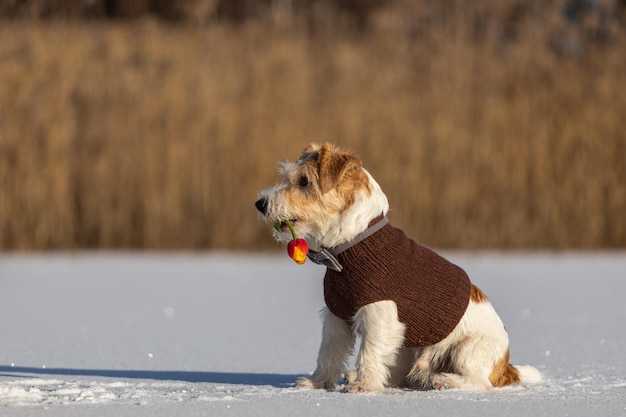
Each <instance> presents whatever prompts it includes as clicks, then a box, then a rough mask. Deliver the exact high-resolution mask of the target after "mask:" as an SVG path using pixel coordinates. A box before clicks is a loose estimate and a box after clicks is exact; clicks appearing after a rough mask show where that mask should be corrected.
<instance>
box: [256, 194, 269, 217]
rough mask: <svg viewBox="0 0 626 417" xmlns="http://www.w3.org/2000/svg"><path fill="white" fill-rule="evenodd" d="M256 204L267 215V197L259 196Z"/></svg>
mask: <svg viewBox="0 0 626 417" xmlns="http://www.w3.org/2000/svg"><path fill="white" fill-rule="evenodd" d="M254 206H255V207H256V209H257V210H259V211H260V212H261V214H263V215H265V214H266V213H267V197H262V198H259V199H258V200H257V201H256V202H255V203H254Z"/></svg>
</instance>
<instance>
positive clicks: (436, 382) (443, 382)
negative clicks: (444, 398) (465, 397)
mask: <svg viewBox="0 0 626 417" xmlns="http://www.w3.org/2000/svg"><path fill="white" fill-rule="evenodd" d="M459 378H460V377H458V376H456V375H452V374H437V375H435V376H433V378H432V380H431V386H432V387H433V388H434V389H436V390H438V391H443V390H447V389H451V388H459V386H460V384H459V381H458V379H459Z"/></svg>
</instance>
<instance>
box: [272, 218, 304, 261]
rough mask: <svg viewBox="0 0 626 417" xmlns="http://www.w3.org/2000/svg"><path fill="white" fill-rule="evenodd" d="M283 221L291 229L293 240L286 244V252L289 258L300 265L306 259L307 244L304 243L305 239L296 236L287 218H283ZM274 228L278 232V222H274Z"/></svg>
mask: <svg viewBox="0 0 626 417" xmlns="http://www.w3.org/2000/svg"><path fill="white" fill-rule="evenodd" d="M284 223H285V224H286V225H287V227H289V231H291V236H292V237H293V240H291V241H290V242H289V243H288V244H287V254H288V255H289V257H290V258H291V259H293V260H294V261H296V263H297V264H300V265H302V264H303V263H304V261H306V255H307V253H309V245H308V244H307V243H306V240H304V239H302V238H299V237H296V231H295V230H294V228H293V225H292V224H291V222H290V221H289V220H285V221H284ZM274 228H275V229H276V230H278V231H279V232H280V230H281V228H280V222H276V223H274Z"/></svg>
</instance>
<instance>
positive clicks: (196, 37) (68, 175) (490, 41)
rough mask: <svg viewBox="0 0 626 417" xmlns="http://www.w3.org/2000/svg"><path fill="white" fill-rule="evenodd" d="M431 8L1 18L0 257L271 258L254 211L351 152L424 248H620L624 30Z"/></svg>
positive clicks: (541, 9) (503, 11) (534, 14)
mask: <svg viewBox="0 0 626 417" xmlns="http://www.w3.org/2000/svg"><path fill="white" fill-rule="evenodd" d="M444 3H445V4H446V5H445V6H441V5H438V6H437V5H433V4H432V3H431V2H426V1H424V2H412V1H408V0H407V1H397V2H396V3H394V4H393V5H392V6H389V7H385V8H381V9H377V10H376V12H375V13H374V14H373V15H372V17H371V20H370V23H369V26H368V28H367V29H365V30H363V29H361V30H355V29H352V28H350V27H349V25H344V24H342V21H341V19H339V20H337V21H335V22H334V23H332V22H331V23H332V24H328V25H326V26H324V27H323V28H322V29H323V30H320V29H316V30H311V29H310V27H307V28H303V27H304V26H305V25H301V24H300V23H301V21H299V20H298V19H297V18H295V17H290V16H288V15H287V16H285V13H282V12H283V11H282V10H281V9H276V8H274V9H272V12H271V13H268V14H267V16H265V17H263V18H258V19H253V20H250V21H248V22H244V23H243V24H239V25H231V24H229V23H224V22H213V23H211V24H202V25H199V24H193V25H192V24H169V23H167V24H165V23H161V22H159V21H155V20H153V19H139V20H134V21H130V22H112V21H101V20H98V21H89V22H85V21H73V22H69V23H67V22H63V21H58V20H57V21H54V20H53V21H45V22H42V21H34V20H28V19H26V20H5V21H0V250H43V249H75V248H150V249H178V248H184V249H189V248H194V249H195V248H197V249H205V248H210V249H257V248H275V247H276V246H275V244H274V243H273V242H272V239H271V237H270V229H271V227H269V226H268V225H265V224H263V223H261V222H260V221H259V220H258V219H257V216H256V213H255V210H254V206H253V202H254V200H255V198H256V194H257V192H258V191H259V190H260V189H262V188H264V187H266V186H268V185H271V184H272V183H274V182H275V181H276V180H277V176H276V172H275V164H276V162H277V161H280V160H284V159H294V158H296V157H297V156H298V153H299V152H300V150H301V149H302V148H303V147H304V146H305V145H306V144H307V143H308V142H309V141H318V142H322V141H331V142H335V143H338V144H342V145H345V146H348V147H351V148H353V149H354V150H356V151H357V153H358V154H359V155H360V156H361V157H362V158H363V159H364V163H365V166H366V167H367V168H368V169H369V170H370V171H371V172H372V173H373V175H374V176H375V177H376V178H377V179H378V180H379V182H380V183H381V185H382V186H383V188H384V189H385V190H386V192H387V194H388V197H389V199H390V202H391V206H392V212H391V215H390V217H391V219H392V221H393V222H394V223H396V224H397V225H399V226H401V227H404V228H405V229H406V230H407V232H408V233H409V234H410V235H412V236H413V237H415V238H417V239H418V240H419V241H421V242H423V243H425V244H427V245H429V246H434V247H455V248H618V247H620V248H623V247H625V246H626V185H625V182H626V135H625V133H624V128H623V124H624V119H625V115H626V25H625V24H624V20H623V18H624V16H623V13H622V14H620V13H619V10H618V11H617V12H616V11H615V10H617V9H615V10H613V9H611V13H604V12H603V9H601V8H597V9H593V10H590V11H588V12H587V13H583V14H581V15H580V17H579V18H577V19H576V18H570V19H567V18H565V17H564V7H565V6H564V5H563V4H560V3H559V2H541V1H538V2H531V1H528V2H524V1H512V0H508V1H503V2H501V3H500V2H498V4H499V5H498V6H496V5H493V4H492V3H493V2H489V1H485V2H480V1H477V2H453V1H448V2H442V3H441V4H444ZM470 3H471V4H470ZM434 4H437V2H434ZM613 6H614V7H617V6H615V5H613ZM613 6H612V7H613ZM607 7H608V6H607ZM281 13H282V14H281Z"/></svg>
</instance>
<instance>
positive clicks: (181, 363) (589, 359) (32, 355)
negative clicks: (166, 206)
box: [0, 252, 626, 417]
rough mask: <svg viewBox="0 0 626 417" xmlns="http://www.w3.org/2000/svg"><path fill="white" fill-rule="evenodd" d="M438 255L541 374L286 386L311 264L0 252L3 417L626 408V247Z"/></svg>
mask: <svg viewBox="0 0 626 417" xmlns="http://www.w3.org/2000/svg"><path fill="white" fill-rule="evenodd" d="M446 255H447V256H448V257H449V258H450V259H451V260H453V261H454V262H456V263H457V264H459V265H461V266H462V267H464V268H465V269H466V270H467V271H468V273H469V274H470V276H471V277H472V278H473V280H474V282H475V283H476V284H477V285H478V286H480V287H481V288H482V289H483V290H484V291H485V292H486V293H487V295H488V296H489V297H490V299H491V300H492V302H493V304H494V305H495V307H496V309H497V310H498V311H499V312H500V314H501V316H502V318H503V320H504V322H505V324H506V326H507V328H508V330H509V334H510V338H511V361H512V362H513V363H516V364H526V363H528V364H533V365H535V366H537V367H539V368H540V370H541V371H542V372H543V374H544V376H545V378H546V382H545V383H544V384H542V385H539V386H533V387H514V388H505V389H498V390H494V391H493V392H489V393H480V392H471V391H459V390H450V391H444V392H435V391H425V392H416V391H404V390H390V391H389V392H387V393H385V394H357V395H353V394H344V393H341V392H327V391H321V390H320V391H307V390H300V389H296V388H294V387H293V386H292V384H293V381H294V380H295V379H296V378H297V377H298V376H299V375H302V374H306V373H309V372H311V371H312V370H313V368H314V365H315V358H316V354H317V348H318V343H319V339H320V322H319V319H318V311H319V309H320V307H321V306H322V304H323V301H322V287H321V285H322V279H321V278H322V275H323V272H324V271H323V268H321V267H319V266H317V265H313V264H310V263H307V264H305V265H304V266H298V265H296V264H294V263H293V262H292V261H291V260H290V259H289V258H288V257H287V256H286V255H283V254H280V255H276V254H221V253H211V254H160V253H150V254H139V253H121V254H119V253H77V254H54V255H20V254H5V255H0V416H11V417H13V416H16V417H18V416H64V417H65V416H103V415H106V416H124V415H128V416H131V415H132V416H150V417H161V416H163V417H165V416H202V415H207V416H286V415H298V416H344V417H350V416H357V415H372V416H379V415H393V416H409V415H410V416H414V415H420V416H442V415H443V416H468V415H480V416H550V417H553V416H565V415H568V416H581V417H583V416H584V417H588V416H597V417H599V416H626V299H625V295H624V294H626V253H623V252H622V253H595V254H593V253H592V254H585V253H564V254H548V253H543V254H541V253H540V254H506V253H505V254H501V253H459V252H451V253H447V254H446Z"/></svg>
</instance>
